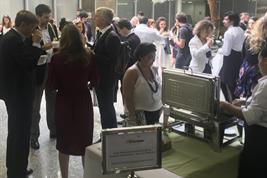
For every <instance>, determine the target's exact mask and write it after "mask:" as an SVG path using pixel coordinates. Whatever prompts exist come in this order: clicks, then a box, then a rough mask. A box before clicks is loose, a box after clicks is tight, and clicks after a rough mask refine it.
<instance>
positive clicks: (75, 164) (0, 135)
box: [0, 96, 123, 178]
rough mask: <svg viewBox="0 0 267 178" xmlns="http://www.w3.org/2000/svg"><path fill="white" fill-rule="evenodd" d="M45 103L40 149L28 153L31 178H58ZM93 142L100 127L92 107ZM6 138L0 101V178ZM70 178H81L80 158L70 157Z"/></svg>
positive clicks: (118, 109) (119, 107)
mask: <svg viewBox="0 0 267 178" xmlns="http://www.w3.org/2000/svg"><path fill="white" fill-rule="evenodd" d="M115 109H116V113H117V119H120V117H119V114H121V113H122V111H123V107H122V102H121V96H119V97H118V103H115ZM45 118H46V113H45V101H44V99H43V101H42V105H41V122H40V125H41V127H40V128H41V136H40V138H39V142H40V149H39V150H37V151H35V150H31V151H30V156H29V167H30V168H32V169H33V170H34V172H33V175H32V176H31V178H60V177H61V175H60V170H59V163H58V152H57V150H56V148H55V145H56V141H55V140H51V139H50V138H49V132H48V129H47V125H46V119H45ZM94 119H95V127H94V140H95V141H96V140H97V139H98V138H99V133H100V131H101V125H100V120H99V111H98V107H94ZM6 137H7V113H6V108H5V104H4V102H3V101H2V100H0V178H6V167H5V156H6ZM69 177H70V178H82V177H83V168H82V161H81V157H76V156H71V157H70V166H69Z"/></svg>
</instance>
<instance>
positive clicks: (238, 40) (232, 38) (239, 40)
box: [219, 26, 245, 56]
mask: <svg viewBox="0 0 267 178" xmlns="http://www.w3.org/2000/svg"><path fill="white" fill-rule="evenodd" d="M244 40H245V35H244V30H242V28H240V27H239V26H238V27H234V26H230V27H229V28H228V30H227V31H226V32H225V33H224V39H223V46H222V48H221V49H219V53H221V54H223V55H224V56H229V55H230V54H231V50H235V51H237V52H240V51H242V47H243V42H244Z"/></svg>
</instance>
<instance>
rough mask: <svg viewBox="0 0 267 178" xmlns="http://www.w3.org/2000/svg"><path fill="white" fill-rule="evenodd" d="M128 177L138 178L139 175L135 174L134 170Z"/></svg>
mask: <svg viewBox="0 0 267 178" xmlns="http://www.w3.org/2000/svg"><path fill="white" fill-rule="evenodd" d="M127 178H138V177H137V175H135V174H134V171H131V173H130V174H129V175H128V177H127Z"/></svg>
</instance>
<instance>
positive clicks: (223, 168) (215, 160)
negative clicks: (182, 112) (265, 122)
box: [84, 133, 242, 178]
mask: <svg viewBox="0 0 267 178" xmlns="http://www.w3.org/2000/svg"><path fill="white" fill-rule="evenodd" d="M169 137H170V139H171V141H172V149H170V150H168V151H166V152H164V153H163V154H162V156H163V157H162V166H163V168H162V169H155V170H146V171H137V172H136V175H137V176H139V177H140V178H151V177H153V178H165V177H166V178H182V177H183V178H215V177H216V178H226V177H227V178H236V175H237V167H238V157H239V153H240V151H241V149H242V146H241V145H240V143H239V142H235V143H233V144H231V145H229V146H226V147H225V148H224V149H223V150H222V152H215V151H214V150H213V149H211V147H210V146H209V144H207V143H206V142H203V141H200V140H198V139H194V138H190V137H186V136H182V135H178V134H175V133H169ZM101 161H102V151H101V143H98V144H94V145H91V146H89V147H87V148H86V153H85V168H84V178H126V177H127V175H128V173H120V174H116V175H113V174H111V175H102V165H101ZM152 175H153V176H152Z"/></svg>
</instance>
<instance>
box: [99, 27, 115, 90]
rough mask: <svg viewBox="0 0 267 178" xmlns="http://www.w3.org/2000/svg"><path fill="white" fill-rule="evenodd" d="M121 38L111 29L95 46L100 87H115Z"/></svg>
mask: <svg viewBox="0 0 267 178" xmlns="http://www.w3.org/2000/svg"><path fill="white" fill-rule="evenodd" d="M119 50H120V38H119V36H118V35H117V34H116V33H115V32H114V31H113V28H112V27H111V28H109V29H108V30H107V31H106V32H105V33H104V34H103V35H102V36H101V37H100V38H99V40H98V41H96V42H95V44H94V52H95V57H96V67H97V72H98V73H99V77H100V81H99V87H113V86H114V82H115V72H114V69H115V65H116V62H117V58H118V56H119Z"/></svg>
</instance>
